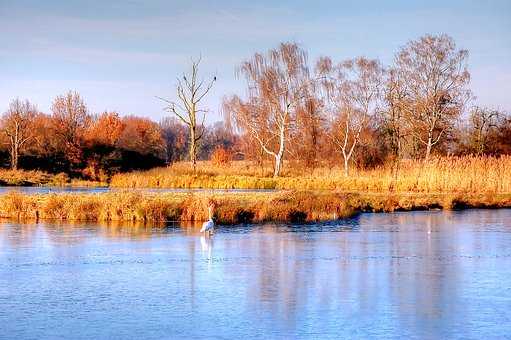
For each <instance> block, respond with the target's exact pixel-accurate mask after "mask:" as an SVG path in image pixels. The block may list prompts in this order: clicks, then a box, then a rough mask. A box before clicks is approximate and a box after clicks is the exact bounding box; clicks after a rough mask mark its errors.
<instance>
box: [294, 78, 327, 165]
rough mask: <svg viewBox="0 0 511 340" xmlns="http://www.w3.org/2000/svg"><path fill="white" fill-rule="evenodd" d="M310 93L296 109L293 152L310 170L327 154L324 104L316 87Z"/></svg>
mask: <svg viewBox="0 0 511 340" xmlns="http://www.w3.org/2000/svg"><path fill="white" fill-rule="evenodd" d="M309 91H310V93H309V94H307V95H306V96H305V99H304V101H303V103H302V104H301V105H300V106H298V107H297V110H296V129H295V131H294V133H295V134H296V135H295V136H293V138H292V140H293V144H292V145H291V146H290V149H292V152H291V154H292V155H294V158H295V159H296V160H298V161H300V162H302V163H303V165H304V166H305V167H306V168H307V169H310V170H313V169H314V168H315V167H316V166H317V165H318V162H319V160H320V159H321V158H320V157H321V154H323V156H324V155H325V154H326V152H327V150H326V145H325V143H324V137H325V118H324V112H323V107H322V106H323V104H322V101H321V99H320V98H319V97H318V95H317V93H315V92H316V91H314V87H313V86H311V88H310V89H309Z"/></svg>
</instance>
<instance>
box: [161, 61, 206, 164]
mask: <svg viewBox="0 0 511 340" xmlns="http://www.w3.org/2000/svg"><path fill="white" fill-rule="evenodd" d="M199 64H200V59H199V60H197V61H192V69H191V71H190V73H189V74H183V77H182V79H179V78H178V79H177V86H176V89H177V97H178V101H171V100H167V99H164V98H160V99H161V100H163V101H165V102H166V103H167V104H168V106H167V108H166V110H167V111H168V112H170V113H172V114H174V115H176V117H178V118H179V119H180V120H181V121H182V122H183V123H184V124H186V126H188V131H189V138H190V142H189V148H190V161H191V163H192V168H193V170H194V171H195V169H196V167H197V152H198V146H199V142H200V140H201V138H202V136H203V135H204V130H205V127H204V120H205V118H206V112H207V110H204V109H201V108H200V107H199V105H200V102H201V100H202V99H203V98H204V97H205V96H206V95H207V94H208V93H209V91H210V90H211V88H212V87H213V84H214V82H215V81H216V77H213V79H212V80H211V81H209V82H207V83H205V82H204V80H203V79H202V80H201V79H199V75H198V73H199ZM200 115H202V118H200V117H199V116H200ZM199 119H200V123H199Z"/></svg>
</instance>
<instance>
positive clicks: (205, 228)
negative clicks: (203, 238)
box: [200, 204, 215, 236]
mask: <svg viewBox="0 0 511 340" xmlns="http://www.w3.org/2000/svg"><path fill="white" fill-rule="evenodd" d="M213 208H214V205H213V204H210V205H209V207H208V214H209V220H207V221H206V222H204V223H203V224H202V228H201V229H200V232H201V233H204V234H206V235H208V236H210V235H211V234H213V231H214V230H215V221H213Z"/></svg>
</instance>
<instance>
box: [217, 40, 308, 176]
mask: <svg viewBox="0 0 511 340" xmlns="http://www.w3.org/2000/svg"><path fill="white" fill-rule="evenodd" d="M237 76H238V77H244V79H245V80H246V83H247V98H246V99H242V98H240V97H239V96H233V97H231V98H229V99H227V100H226V101H225V109H226V113H227V114H228V116H229V117H230V118H232V120H233V121H234V123H235V125H236V126H237V127H238V128H239V129H240V130H241V131H242V132H243V133H246V134H248V135H250V137H252V138H253V139H254V140H255V141H257V143H258V144H259V147H260V148H261V149H262V150H263V152H264V153H266V154H267V155H269V156H271V157H272V158H273V162H274V167H273V176H274V177H278V176H279V175H280V172H281V170H282V164H283V160H284V157H285V153H286V151H287V149H286V147H287V144H288V142H289V138H290V136H291V130H292V129H294V128H295V122H296V114H297V112H296V111H297V108H298V107H299V105H300V103H301V102H302V101H303V99H304V98H305V97H306V95H307V93H308V91H306V87H307V86H309V85H310V79H309V69H308V66H307V54H306V52H305V51H304V50H303V49H301V48H300V47H299V46H298V45H297V44H295V43H282V44H280V45H279V47H277V48H275V49H272V50H270V51H268V52H267V53H266V54H261V53H256V54H255V55H254V56H253V57H252V58H251V59H249V60H247V61H245V62H243V63H242V64H241V66H240V67H239V69H238V70H237Z"/></svg>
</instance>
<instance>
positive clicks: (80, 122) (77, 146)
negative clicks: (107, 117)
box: [52, 91, 90, 168]
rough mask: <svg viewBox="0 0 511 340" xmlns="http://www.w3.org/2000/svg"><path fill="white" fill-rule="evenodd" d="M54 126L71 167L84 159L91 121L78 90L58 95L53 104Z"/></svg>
mask: <svg viewBox="0 0 511 340" xmlns="http://www.w3.org/2000/svg"><path fill="white" fill-rule="evenodd" d="M52 121H53V128H54V131H55V134H56V136H57V138H58V139H59V144H60V145H61V147H62V148H63V151H64V153H65V156H66V158H67V159H68V161H69V163H70V165H71V167H72V168H73V167H76V166H78V165H79V164H80V162H81V161H82V142H83V134H84V132H85V129H86V128H87V127H88V124H89V123H90V115H89V113H88V112H87V106H86V105H85V103H84V101H83V99H82V97H81V96H80V94H78V92H73V91H69V92H68V93H67V94H65V95H63V96H57V98H55V100H54V101H53V105H52Z"/></svg>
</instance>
